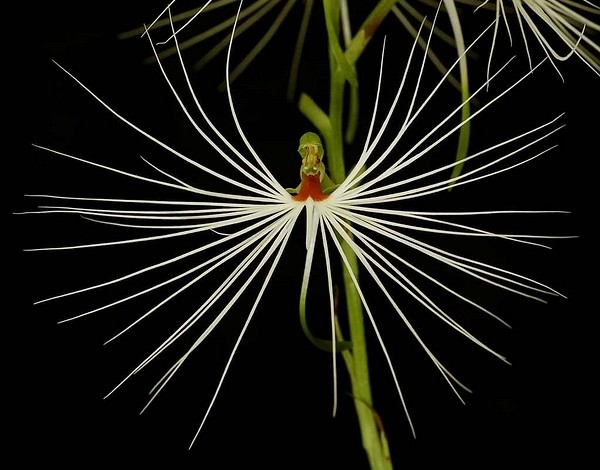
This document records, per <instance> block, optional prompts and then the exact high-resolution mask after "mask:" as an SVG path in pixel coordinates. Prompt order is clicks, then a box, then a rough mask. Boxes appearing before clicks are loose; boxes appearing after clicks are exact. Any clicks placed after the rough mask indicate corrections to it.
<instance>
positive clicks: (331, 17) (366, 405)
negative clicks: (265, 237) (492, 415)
mask: <svg viewBox="0 0 600 470" xmlns="http://www.w3.org/2000/svg"><path fill="white" fill-rule="evenodd" d="M394 3H395V0H380V1H379V2H378V4H377V5H376V7H375V8H374V10H373V11H372V12H371V14H370V15H369V17H368V18H367V19H366V20H365V22H364V23H363V25H362V26H361V28H360V30H359V32H358V33H357V34H356V36H355V37H354V38H353V40H352V41H351V43H350V45H349V47H348V49H347V50H346V51H345V52H344V53H343V54H342V55H341V56H340V49H339V42H337V41H338V37H337V36H338V31H337V29H336V28H337V26H336V25H337V24H338V15H339V2H338V0H323V9H324V13H325V17H326V21H327V22H328V35H329V45H330V47H329V59H330V101H329V114H328V115H326V114H325V113H324V112H323V111H322V110H321V109H320V108H319V107H318V106H317V105H316V103H314V101H312V99H311V98H310V97H309V96H307V95H304V94H303V95H301V98H300V102H299V107H300V110H301V111H302V112H303V113H304V114H305V115H306V117H307V118H308V119H310V120H311V122H313V124H315V125H316V126H317V128H318V129H319V131H320V132H321V134H322V136H323V138H324V140H325V148H326V152H327V154H326V160H327V165H328V173H329V176H330V177H331V178H332V179H333V181H334V182H335V183H341V182H342V181H344V179H345V178H346V167H345V163H344V139H343V117H344V113H343V111H344V92H345V86H346V83H347V82H349V81H350V80H354V82H353V86H357V82H355V80H356V77H355V76H353V73H354V64H355V63H356V61H357V60H358V58H359V57H360V55H361V53H362V52H363V50H364V48H365V47H366V45H367V44H368V42H369V41H370V39H371V37H372V35H373V33H374V31H375V30H376V29H377V27H378V26H379V24H380V23H381V21H382V20H383V18H384V17H385V16H386V15H387V13H388V12H389V11H390V9H391V8H392V6H393V5H394ZM340 243H341V245H342V249H343V251H344V255H345V257H346V259H347V260H348V264H349V266H350V269H351V271H352V274H351V273H350V272H349V271H348V269H346V268H344V273H343V279H344V288H345V298H346V308H347V314H348V330H349V334H350V342H351V344H352V350H351V352H349V351H344V352H343V354H344V359H345V364H346V367H347V369H348V373H349V376H350V381H351V385H352V395H353V398H354V405H355V408H356V414H357V417H358V423H359V427H360V432H361V438H362V444H363V448H364V449H365V451H366V454H367V458H368V460H369V465H370V467H371V469H372V470H391V469H392V462H391V459H390V455H389V449H388V446H387V440H386V438H385V434H384V433H383V429H382V427H381V425H380V421H379V417H378V415H377V414H376V413H375V411H374V410H375V409H374V406H373V399H372V393H371V382H370V376H369V363H368V354H367V343H366V336H365V322H364V312H363V306H362V301H361V298H360V295H359V293H358V290H357V288H356V285H355V283H354V281H353V279H352V278H353V277H354V278H355V279H358V277H359V263H358V259H357V257H356V254H355V253H354V251H353V250H352V249H351V247H350V246H349V245H348V244H347V243H346V242H345V241H344V240H340Z"/></svg>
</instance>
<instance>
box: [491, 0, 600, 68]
mask: <svg viewBox="0 0 600 470" xmlns="http://www.w3.org/2000/svg"><path fill="white" fill-rule="evenodd" d="M488 3H489V0H485V2H483V3H482V5H487V4H488ZM507 3H510V4H511V5H512V7H513V9H514V14H515V16H516V19H517V23H518V25H519V29H520V30H521V34H522V36H523V41H524V42H525V48H526V52H527V57H528V59H529V64H530V66H532V64H533V62H534V60H533V58H532V52H531V50H530V47H529V41H528V37H530V35H531V34H532V35H533V37H535V39H536V40H537V42H538V43H539V45H540V46H541V47H542V49H543V50H544V53H545V54H546V56H547V57H548V58H549V59H550V61H551V62H552V65H553V66H554V68H555V69H556V71H557V72H558V73H559V75H560V71H559V69H558V64H557V61H559V62H560V61H564V60H567V59H568V58H569V57H571V56H573V55H575V56H576V57H578V58H579V59H580V60H581V61H582V62H583V63H584V64H586V65H587V66H588V67H589V68H591V69H592V70H593V71H594V72H595V73H596V74H597V75H599V76H600V43H599V42H598V40H597V38H598V34H599V33H600V23H599V19H600V7H599V6H598V5H594V4H593V3H592V2H591V1H588V0H583V1H575V0H496V26H495V30H494V39H493V41H492V50H491V52H490V59H489V61H490V63H491V60H492V54H493V51H494V48H495V47H496V44H497V33H498V27H499V23H500V22H501V18H500V17H502V20H503V22H504V24H505V25H506V30H507V31H508V35H509V38H510V42H511V44H512V42H513V37H512V29H511V26H510V24H511V23H512V22H513V18H511V17H510V12H509V11H508V10H509V8H510V5H507ZM511 10H512V9H511ZM488 71H489V65H488Z"/></svg>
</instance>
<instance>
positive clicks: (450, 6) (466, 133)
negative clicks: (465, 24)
mask: <svg viewBox="0 0 600 470" xmlns="http://www.w3.org/2000/svg"><path fill="white" fill-rule="evenodd" d="M444 6H445V7H446V11H447V12H448V17H449V18H450V24H451V26H452V31H453V32H454V38H455V39H456V52H457V53H458V56H459V57H460V62H459V70H460V88H461V95H462V102H463V107H462V110H461V120H462V122H463V126H462V127H461V128H460V134H459V137H458V148H457V149H456V160H455V161H456V165H455V166H454V168H453V169H452V174H451V175H450V181H453V180H454V178H457V177H458V176H459V175H460V173H461V172H462V168H463V160H464V159H465V157H466V156H467V154H468V151H469V139H470V135H471V124H470V121H469V117H470V116H471V106H470V103H469V96H470V92H469V72H468V67H467V56H466V54H465V40H464V37H463V34H462V28H461V26H460V18H459V16H458V11H457V10H456V4H455V3H454V0H444ZM452 186H453V183H452V182H451V183H450V189H452Z"/></svg>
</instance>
